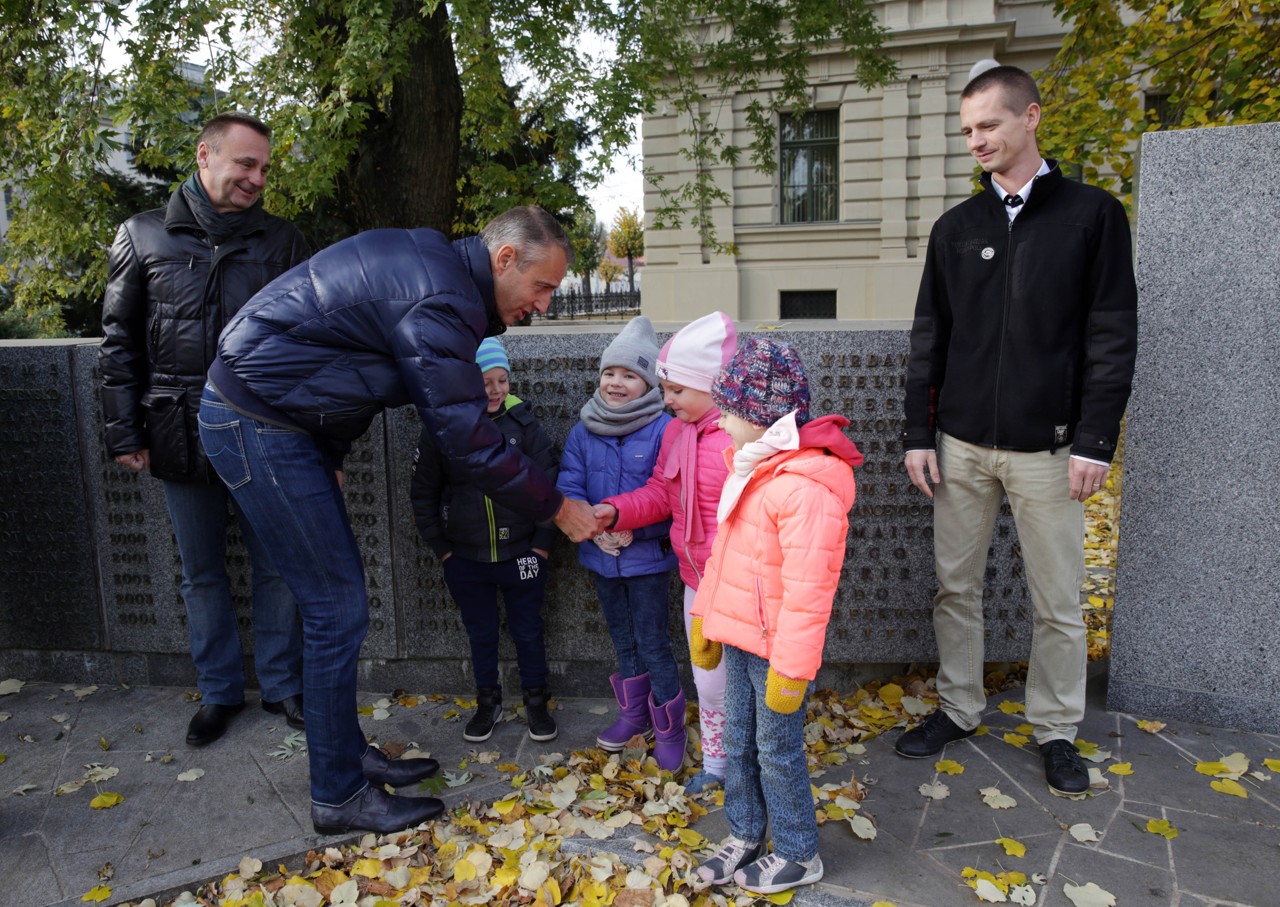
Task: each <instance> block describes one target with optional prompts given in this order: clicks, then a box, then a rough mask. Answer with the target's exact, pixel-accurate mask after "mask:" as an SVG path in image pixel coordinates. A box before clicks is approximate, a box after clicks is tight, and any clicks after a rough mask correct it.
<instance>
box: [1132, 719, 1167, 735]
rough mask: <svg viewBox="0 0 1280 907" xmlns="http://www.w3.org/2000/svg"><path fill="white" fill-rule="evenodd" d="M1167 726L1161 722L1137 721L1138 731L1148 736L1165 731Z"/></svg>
mask: <svg viewBox="0 0 1280 907" xmlns="http://www.w3.org/2000/svg"><path fill="white" fill-rule="evenodd" d="M1166 726H1167V725H1165V723H1164V722H1163V721H1139V722H1138V728H1139V730H1143V731H1146V732H1147V733H1148V734H1158V733H1160V732H1161V731H1163V730H1164V729H1165V727H1166Z"/></svg>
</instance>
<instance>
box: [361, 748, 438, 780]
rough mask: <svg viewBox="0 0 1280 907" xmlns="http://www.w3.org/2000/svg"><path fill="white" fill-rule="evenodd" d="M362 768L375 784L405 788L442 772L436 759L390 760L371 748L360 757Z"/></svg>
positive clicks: (378, 750) (380, 751)
mask: <svg viewBox="0 0 1280 907" xmlns="http://www.w3.org/2000/svg"><path fill="white" fill-rule="evenodd" d="M360 768H361V770H362V771H363V772H364V776H365V777H366V778H368V779H369V780H370V781H372V782H373V783H374V784H390V785H391V786H392V787H404V786H405V785H406V784H416V783H417V782H419V781H421V780H422V779H423V778H430V777H431V776H432V775H434V774H435V773H436V772H438V771H439V770H440V763H439V762H437V761H436V760H434V759H388V758H387V755H386V753H384V752H382V750H380V749H378V748H377V747H376V746H371V747H369V748H368V749H366V750H365V752H364V755H363V756H361V757H360Z"/></svg>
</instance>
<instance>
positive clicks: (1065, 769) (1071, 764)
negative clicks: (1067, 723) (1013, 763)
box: [1040, 740, 1089, 797]
mask: <svg viewBox="0 0 1280 907" xmlns="http://www.w3.org/2000/svg"><path fill="white" fill-rule="evenodd" d="M1040 755H1041V756H1043V757H1044V779H1045V781H1047V782H1049V790H1050V792H1051V793H1053V794H1056V795H1057V796H1059V797H1078V796H1080V795H1081V794H1084V793H1085V792H1087V791H1088V790H1089V769H1087V768H1086V767H1085V764H1084V760H1083V759H1081V758H1080V751H1079V750H1077V749H1076V745H1075V744H1074V743H1072V742H1071V741H1070V740H1050V741H1049V742H1048V743H1046V744H1045V745H1044V746H1042V747H1040Z"/></svg>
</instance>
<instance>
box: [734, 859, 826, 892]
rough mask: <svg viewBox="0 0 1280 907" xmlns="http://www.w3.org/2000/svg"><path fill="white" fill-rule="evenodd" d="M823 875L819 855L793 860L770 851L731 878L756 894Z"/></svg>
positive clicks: (796, 886) (795, 886)
mask: <svg viewBox="0 0 1280 907" xmlns="http://www.w3.org/2000/svg"><path fill="white" fill-rule="evenodd" d="M821 878H822V858H821V857H820V856H818V855H817V854H814V855H813V859H812V860H804V861H803V862H795V861H793V860H788V859H786V858H784V857H780V856H778V855H777V854H776V853H771V854H769V855H768V856H767V857H762V858H761V859H759V860H756V861H755V862H754V863H752V864H751V865H750V866H745V867H743V868H742V869H739V870H738V871H737V872H735V873H734V874H733V880H734V881H735V882H737V883H738V885H739V886H740V887H742V888H745V889H746V890H747V891H751V892H755V893H756V894H776V893H778V892H779V891H789V890H791V889H792V888H799V887H800V886H801V885H812V884H813V883H814V882H817V881H818V880H819V879H821Z"/></svg>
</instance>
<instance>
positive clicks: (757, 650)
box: [690, 337, 862, 894]
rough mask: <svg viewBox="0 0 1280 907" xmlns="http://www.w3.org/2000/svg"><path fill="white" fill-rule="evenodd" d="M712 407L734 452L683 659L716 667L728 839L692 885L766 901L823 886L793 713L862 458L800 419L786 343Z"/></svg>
mask: <svg viewBox="0 0 1280 907" xmlns="http://www.w3.org/2000/svg"><path fill="white" fill-rule="evenodd" d="M711 395H712V399H713V400H714V401H715V403H716V405H717V406H719V407H720V412H721V419H720V425H721V427H722V428H724V430H725V431H726V432H728V434H729V436H730V437H731V438H732V439H733V451H732V453H729V452H726V457H727V458H728V459H729V461H730V463H729V477H728V479H727V481H726V483H725V487H724V491H723V493H722V494H721V498H720V507H719V510H718V514H717V515H718V517H719V519H720V528H719V530H718V532H717V534H716V540H715V544H714V546H713V548H712V550H711V558H710V559H709V560H708V561H707V573H706V576H705V577H704V578H703V581H702V584H701V585H700V586H699V587H698V594H697V597H696V598H695V599H694V602H693V609H692V613H693V626H692V629H691V633H690V653H691V657H692V660H693V662H694V664H697V665H700V666H702V667H709V666H714V665H715V664H717V663H718V662H719V661H720V658H721V655H722V654H723V658H724V663H725V672H726V688H725V714H726V718H725V730H724V743H725V750H726V751H727V753H728V762H727V772H726V777H725V799H724V805H725V814H726V816H727V817H728V819H729V830H730V836H729V838H728V839H726V840H725V842H724V844H723V845H722V847H721V848H720V851H719V852H718V853H716V854H715V856H713V857H711V858H710V859H709V860H707V861H706V862H705V863H703V864H702V865H701V866H700V867H698V874H699V876H701V877H702V878H703V879H704V880H706V881H708V882H712V883H715V884H725V883H727V882H729V881H730V880H733V881H734V882H736V883H737V884H738V885H740V886H741V887H743V888H746V889H748V890H750V891H755V892H760V893H762V894H772V893H774V892H779V891H785V890H787V889H790V888H795V887H796V886H799V885H809V884H812V883H814V882H816V881H818V880H819V879H821V878H822V860H821V858H820V857H819V856H818V823H817V820H816V819H815V817H814V810H813V796H812V793H811V792H810V789H809V772H808V768H807V766H806V762H805V752H804V720H805V709H804V702H805V696H806V694H807V692H808V688H809V683H810V681H812V680H813V679H814V677H815V676H816V674H817V671H818V668H819V667H820V666H821V664H822V647H823V643H824V641H825V639H826V631H827V622H828V620H829V619H830V616H831V605H832V601H833V600H834V598H835V593H836V585H837V583H838V582H839V580H840V570H841V567H842V566H843V564H844V554H845V538H846V535H847V533H848V528H849V520H848V514H849V510H850V509H851V508H852V507H853V502H854V496H855V487H854V478H853V467H855V466H858V465H859V464H861V463H862V454H860V453H859V452H858V449H857V447H856V446H854V444H853V442H851V441H850V440H849V439H848V438H846V437H845V436H844V434H843V432H842V431H841V429H843V428H844V427H845V426H846V425H848V424H849V421H848V420H847V419H846V418H844V417H843V416H838V415H831V416H824V417H822V418H820V419H815V420H813V421H810V420H809V387H808V381H807V379H806V377H805V373H804V365H803V363H802V362H801V361H800V357H799V355H798V354H797V353H796V352H795V350H794V349H793V348H792V347H790V346H789V345H787V344H784V343H779V342H777V341H774V340H771V339H762V338H757V337H750V338H747V339H746V340H744V341H743V342H742V343H741V344H740V345H739V347H738V353H737V355H735V356H734V358H733V360H732V361H731V362H730V363H729V365H728V366H727V367H726V368H725V370H724V371H723V372H721V374H720V376H719V377H718V378H717V379H716V382H715V384H714V385H713V386H712V389H711ZM766 825H768V826H769V827H770V829H771V831H772V835H773V852H772V853H768V847H767V843H766V840H765V831H766Z"/></svg>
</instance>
